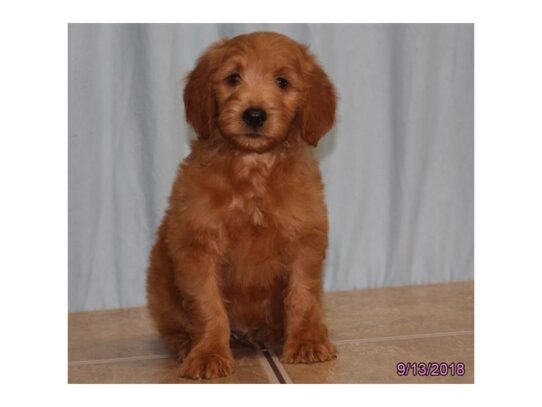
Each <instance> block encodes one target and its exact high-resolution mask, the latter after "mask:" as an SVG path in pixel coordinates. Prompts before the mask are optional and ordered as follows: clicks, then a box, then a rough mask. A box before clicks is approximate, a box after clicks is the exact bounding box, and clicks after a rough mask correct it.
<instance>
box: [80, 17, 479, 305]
mask: <svg viewBox="0 0 542 407" xmlns="http://www.w3.org/2000/svg"><path fill="white" fill-rule="evenodd" d="M261 30H271V31H278V32H282V33H285V34H287V35H289V36H291V37H293V38H295V39H297V40H298V41H300V42H303V43H307V44H310V47H311V49H312V51H313V52H314V53H315V54H316V55H318V56H319V59H320V61H321V62H322V65H323V66H324V68H325V70H326V71H327V72H328V73H329V75H330V77H331V78H332V80H333V82H334V83H335V85H336V87H337V89H338V92H339V94H340V102H339V114H338V120H337V124H336V126H335V128H334V129H333V130H332V132H331V133H330V134H329V135H328V136H327V137H326V138H324V139H323V140H322V142H321V143H320V145H319V147H318V148H317V150H316V151H315V153H316V155H317V157H318V158H319V160H320V163H321V168H322V172H323V175H324V181H325V185H326V198H327V203H328V209H329V216H330V226H331V231H330V247H329V250H328V256H327V260H326V267H325V289H326V290H350V289H356V288H367V287H383V286H390V285H403V284H422V283H437V282H445V281H456V280H466V279H473V194H474V187H473V165H474V162H473V161H474V155H473V125H474V124H473V122H474V119H473V110H474V107H473V76H474V72H473V65H474V27H473V25H462V24H459V25H453V24H452V25H389V24H388V25H374V24H370V25H359V24H309V25H306V24H299V25H291V24H288V25H279V24H269V25H268V24H241V25H235V24H226V25H217V24H188V25H162V24H160V25H134V24H131V25H70V26H69V309H70V311H80V310H91V309H101V308H116V307H129V306H139V305H143V304H144V303H145V269H146V265H147V257H148V252H149V249H150V247H151V245H152V243H153V239H154V231H155V228H156V227H157V225H158V224H159V222H160V220H161V217H162V214H163V211H164V208H165V205H166V200H167V197H168V195H169V191H170V187H171V184H172V182H173V177H174V174H175V170H176V167H177V165H178V164H179V162H180V161H181V160H182V159H183V158H184V157H185V156H186V155H187V154H188V152H189V138H190V137H193V135H192V131H191V129H190V128H189V127H188V126H187V124H186V123H185V120H184V111H183V106H182V87H183V81H182V79H183V77H184V76H185V75H186V73H187V72H188V71H189V70H190V69H191V68H192V67H193V65H194V62H195V60H196V58H197V57H198V56H199V55H200V53H201V52H202V51H203V50H204V49H205V48H206V47H207V46H208V45H209V44H210V43H211V42H213V41H215V40H217V39H218V38H220V37H223V36H234V35H236V34H239V33H246V32H250V31H261Z"/></svg>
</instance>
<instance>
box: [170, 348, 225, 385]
mask: <svg viewBox="0 0 542 407" xmlns="http://www.w3.org/2000/svg"><path fill="white" fill-rule="evenodd" d="M232 373H233V358H232V357H231V355H222V354H219V353H200V352H197V353H194V352H190V353H189V354H188V356H187V357H186V359H184V361H183V363H182V364H181V367H180V370H179V374H180V375H181V376H182V377H186V378H188V379H214V378H216V377H223V376H228V375H230V374H232Z"/></svg>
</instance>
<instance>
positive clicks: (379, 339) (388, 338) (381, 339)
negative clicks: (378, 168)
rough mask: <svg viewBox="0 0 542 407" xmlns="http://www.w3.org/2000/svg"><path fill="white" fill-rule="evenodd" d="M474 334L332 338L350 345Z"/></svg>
mask: <svg viewBox="0 0 542 407" xmlns="http://www.w3.org/2000/svg"><path fill="white" fill-rule="evenodd" d="M463 335H474V331H454V332H434V333H427V334H412V335H399V336H380V337H378V336H377V337H374V338H360V339H343V340H336V339H332V340H333V342H334V343H335V344H337V345H349V344H356V343H371V342H387V341H404V340H408V339H424V338H439V337H444V336H463Z"/></svg>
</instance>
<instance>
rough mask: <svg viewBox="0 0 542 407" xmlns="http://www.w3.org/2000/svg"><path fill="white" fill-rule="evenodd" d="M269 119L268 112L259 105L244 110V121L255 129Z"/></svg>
mask: <svg viewBox="0 0 542 407" xmlns="http://www.w3.org/2000/svg"><path fill="white" fill-rule="evenodd" d="M266 119H267V113H265V110H262V109H260V108H257V107H251V108H250V109H247V110H245V111H244V112H243V121H244V122H245V123H246V124H247V125H248V126H250V127H252V128H253V129H257V128H258V127H262V126H263V124H264V123H265V120H266Z"/></svg>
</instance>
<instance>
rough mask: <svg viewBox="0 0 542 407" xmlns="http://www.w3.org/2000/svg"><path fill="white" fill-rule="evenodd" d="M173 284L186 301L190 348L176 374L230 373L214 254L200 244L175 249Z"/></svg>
mask: <svg viewBox="0 0 542 407" xmlns="http://www.w3.org/2000/svg"><path fill="white" fill-rule="evenodd" d="M176 257H177V258H176V261H175V263H176V264H178V265H179V268H177V269H176V270H175V277H176V279H177V285H178V286H179V288H180V290H181V292H182V293H183V295H185V296H186V299H187V301H186V302H187V304H188V319H189V321H190V327H189V332H190V336H191V340H192V348H191V350H190V352H189V353H188V355H187V356H186V358H185V359H184V360H183V362H182V364H181V368H180V374H181V376H183V377H188V378H192V379H211V378H214V377H221V376H227V375H229V374H231V373H232V372H233V357H232V353H231V349H230V346H229V339H230V328H229V322H228V316H227V313H226V310H225V307H224V303H223V301H222V296H221V294H220V289H219V287H218V283H217V277H216V272H217V258H216V255H214V254H213V253H212V251H210V250H206V249H205V248H204V247H195V246H190V247H189V248H183V249H180V250H179V251H178V252H177V255H176Z"/></svg>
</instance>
